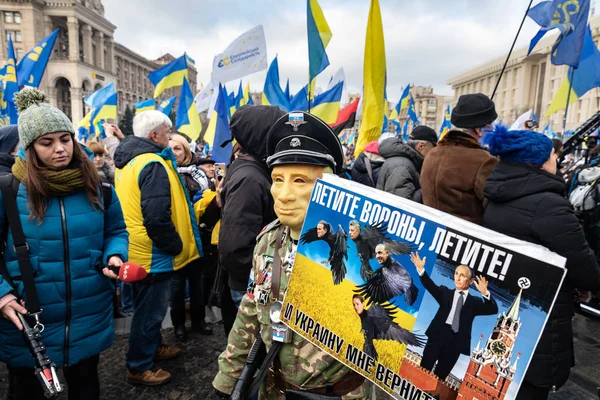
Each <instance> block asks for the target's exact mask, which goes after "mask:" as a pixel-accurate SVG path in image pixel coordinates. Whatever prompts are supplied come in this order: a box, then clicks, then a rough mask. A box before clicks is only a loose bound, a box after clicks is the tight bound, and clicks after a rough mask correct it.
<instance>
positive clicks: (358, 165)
mask: <svg viewBox="0 0 600 400" xmlns="http://www.w3.org/2000/svg"><path fill="white" fill-rule="evenodd" d="M367 160H369V162H370V163H371V169H372V170H373V180H374V181H375V182H373V181H371V177H370V176H369V173H368V170H367ZM382 165H383V161H373V160H371V159H368V158H367V156H366V155H365V153H360V154H359V155H358V157H357V158H356V160H354V165H353V166H352V170H351V171H350V176H352V180H353V181H355V182H358V183H362V184H363V185H367V186H370V187H375V186H376V185H377V181H378V180H379V171H380V170H381V166H382Z"/></svg>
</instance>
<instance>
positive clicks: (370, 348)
mask: <svg viewBox="0 0 600 400" xmlns="http://www.w3.org/2000/svg"><path fill="white" fill-rule="evenodd" d="M396 312H397V310H396V309H395V308H394V307H392V306H391V305H389V304H386V305H383V306H381V305H378V304H374V305H373V306H372V307H371V308H369V309H368V310H363V311H362V312H361V313H360V314H359V317H360V322H361V324H362V332H363V334H364V336H365V344H364V346H363V351H364V352H365V353H367V354H368V355H370V356H371V357H373V358H374V359H375V360H377V357H378V354H377V350H376V349H375V344H374V343H373V340H375V339H378V340H395V341H396V342H398V343H404V344H406V345H407V346H408V345H410V346H415V347H423V346H424V345H425V339H424V337H422V336H421V335H416V334H414V333H412V332H410V331H408V330H407V329H404V328H403V327H401V326H400V325H398V324H397V323H395V322H394V318H395V317H396Z"/></svg>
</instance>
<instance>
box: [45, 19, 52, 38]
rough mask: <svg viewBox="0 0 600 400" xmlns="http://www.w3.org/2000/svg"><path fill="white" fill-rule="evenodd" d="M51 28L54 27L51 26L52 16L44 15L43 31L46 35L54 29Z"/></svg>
mask: <svg viewBox="0 0 600 400" xmlns="http://www.w3.org/2000/svg"><path fill="white" fill-rule="evenodd" d="M52 28H54V27H53V26H52V18H51V17H50V16H49V15H44V32H45V35H46V36H48V35H49V34H51V33H52V31H53V30H54V29H52Z"/></svg>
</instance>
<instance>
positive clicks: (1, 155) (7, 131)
mask: <svg viewBox="0 0 600 400" xmlns="http://www.w3.org/2000/svg"><path fill="white" fill-rule="evenodd" d="M17 143H19V131H18V129H17V125H8V126H3V127H1V128H0V175H8V174H10V173H11V169H12V166H13V164H14V163H15V157H14V156H11V155H10V153H11V152H12V151H13V150H14V149H15V147H16V146H17Z"/></svg>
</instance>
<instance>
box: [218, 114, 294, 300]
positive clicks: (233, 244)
mask: <svg viewBox="0 0 600 400" xmlns="http://www.w3.org/2000/svg"><path fill="white" fill-rule="evenodd" d="M284 114H285V113H284V112H283V111H281V110H280V109H279V107H275V106H255V105H245V106H243V107H241V108H240V109H238V110H237V111H236V112H235V114H233V117H232V118H231V123H230V129H231V135H232V136H233V138H234V139H235V140H236V141H237V142H238V144H239V145H240V151H239V153H238V157H237V158H236V159H235V160H234V161H233V162H232V163H231V164H230V166H229V168H228V170H227V175H226V176H225V180H224V182H223V189H222V192H221V202H222V208H221V230H220V232H219V260H220V263H221V265H222V266H223V268H224V269H225V271H226V272H227V274H228V285H229V288H230V289H231V297H232V299H233V301H234V303H235V304H236V306H237V307H239V304H240V302H241V300H242V296H243V295H244V293H245V292H246V288H247V287H248V278H249V276H250V270H251V269H252V252H253V250H254V246H255V245H256V236H257V235H258V234H259V233H260V231H261V230H262V229H263V227H265V226H266V225H268V224H269V223H270V222H271V221H273V220H274V219H275V218H276V215H275V212H274V211H273V197H272V196H271V192H270V190H271V175H270V173H269V169H268V167H267V164H266V158H267V148H266V145H265V143H266V140H267V133H268V132H269V129H270V128H271V127H272V126H273V125H274V124H275V122H276V121H277V120H278V119H279V118H280V117H282V116H283V115H284Z"/></svg>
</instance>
